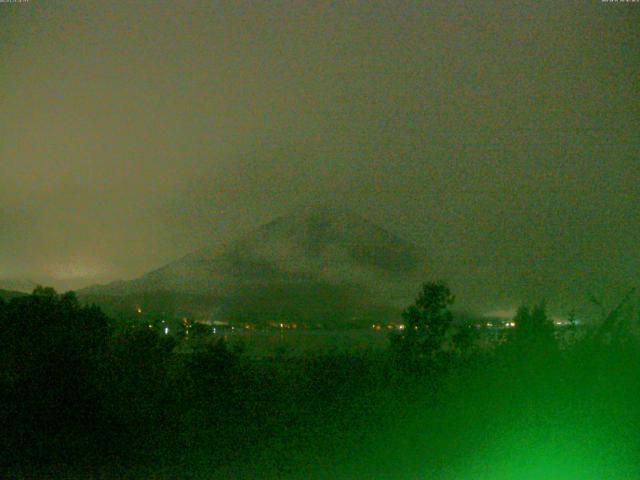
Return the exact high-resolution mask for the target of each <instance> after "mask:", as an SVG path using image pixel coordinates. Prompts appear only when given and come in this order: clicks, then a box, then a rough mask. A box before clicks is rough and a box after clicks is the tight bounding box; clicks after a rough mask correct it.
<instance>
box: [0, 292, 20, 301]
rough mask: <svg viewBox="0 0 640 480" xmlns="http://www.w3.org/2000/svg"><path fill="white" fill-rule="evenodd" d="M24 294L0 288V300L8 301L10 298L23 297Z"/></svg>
mask: <svg viewBox="0 0 640 480" xmlns="http://www.w3.org/2000/svg"><path fill="white" fill-rule="evenodd" d="M25 295H26V293H22V292H16V291H13V290H3V289H0V300H4V301H5V302H8V301H9V300H11V299H12V298H16V297H24V296H25Z"/></svg>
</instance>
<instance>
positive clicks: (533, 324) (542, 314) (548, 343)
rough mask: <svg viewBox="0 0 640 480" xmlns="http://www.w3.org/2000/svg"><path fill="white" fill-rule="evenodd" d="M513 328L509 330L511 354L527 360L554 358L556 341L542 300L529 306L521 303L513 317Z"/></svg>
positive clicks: (548, 359)
mask: <svg viewBox="0 0 640 480" xmlns="http://www.w3.org/2000/svg"><path fill="white" fill-rule="evenodd" d="M513 321H514V323H515V328H514V329H513V331H512V332H511V335H510V338H509V344H510V345H511V346H512V347H513V350H514V351H513V352H512V353H513V354H515V355H518V356H519V357H520V358H522V359H527V360H528V361H533V360H536V359H537V360H541V361H551V360H554V359H556V356H557V353H558V345H557V343H556V339H555V335H554V328H553V322H552V321H551V320H550V319H549V317H548V315H547V307H546V304H545V302H544V301H542V302H540V303H538V304H537V305H534V306H533V307H532V308H530V307H529V306H527V305H521V306H520V307H519V308H518V311H517V313H516V316H515V318H514V319H513Z"/></svg>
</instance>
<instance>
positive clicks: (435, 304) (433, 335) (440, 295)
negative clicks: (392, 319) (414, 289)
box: [392, 281, 455, 360]
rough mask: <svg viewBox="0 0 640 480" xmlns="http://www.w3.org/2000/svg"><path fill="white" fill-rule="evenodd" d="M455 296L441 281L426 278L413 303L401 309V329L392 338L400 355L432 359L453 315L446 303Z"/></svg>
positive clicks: (450, 301)
mask: <svg viewBox="0 0 640 480" xmlns="http://www.w3.org/2000/svg"><path fill="white" fill-rule="evenodd" d="M454 300H455V298H454V296H453V295H452V294H451V290H449V287H447V285H446V284H445V283H444V282H442V281H438V282H427V283H425V284H424V285H423V286H422V290H421V291H420V294H419V295H418V297H417V298H416V301H415V302H414V304H413V305H411V306H410V307H409V308H407V309H406V310H405V311H404V312H402V318H403V320H404V330H403V331H402V333H401V334H400V335H398V336H397V337H395V338H393V339H392V345H393V347H394V349H395V350H396V351H397V352H399V353H401V354H402V355H403V356H405V357H408V358H412V359H414V360H415V359H419V358H427V359H433V358H434V357H435V356H436V354H437V353H438V352H440V351H441V350H442V346H443V344H444V340H445V337H446V334H447V331H448V330H449V327H450V326H451V322H452V320H453V315H452V314H451V311H450V310H449V307H450V306H451V305H452V304H453V302H454Z"/></svg>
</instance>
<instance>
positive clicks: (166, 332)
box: [164, 327, 169, 335]
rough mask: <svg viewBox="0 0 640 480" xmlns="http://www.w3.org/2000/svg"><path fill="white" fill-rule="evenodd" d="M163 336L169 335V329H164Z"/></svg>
mask: <svg viewBox="0 0 640 480" xmlns="http://www.w3.org/2000/svg"><path fill="white" fill-rule="evenodd" d="M164 334H165V335H168V334H169V327H164Z"/></svg>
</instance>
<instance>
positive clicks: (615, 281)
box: [0, 0, 640, 310]
mask: <svg viewBox="0 0 640 480" xmlns="http://www.w3.org/2000/svg"><path fill="white" fill-rule="evenodd" d="M481 4H482V5H481ZM639 26H640V3H602V2H600V1H598V0H582V1H578V2H555V1H553V2H552V1H543V2H540V1H536V2H530V1H510V2H471V1H469V2H465V3H462V2H449V1H442V2H410V1H404V0H393V1H380V2H369V1H366V2H365V1H362V2H355V1H354V2H264V3H263V2H200V1H177V0H174V1H164V0H160V1H152V2H151V1H146V2H138V1H136V2H129V1H103V0H100V1H79V0H73V1H56V2H49V1H46V2H45V1H42V0H30V1H29V2H27V3H2V4H0V73H1V75H0V92H1V93H0V128H1V134H0V279H5V281H6V280H7V279H29V280H32V281H35V282H45V283H49V284H53V285H54V286H56V287H58V288H76V287H81V286H84V285H87V284H90V283H95V282H103V281H110V280H114V279H118V278H125V279H126V278H132V277H135V276H138V275H140V274H142V273H144V272H146V271H148V270H150V269H153V268H155V267H158V266H160V265H162V264H164V263H166V262H168V261H171V260H173V259H175V258H177V257H179V256H181V255H183V254H185V253H188V252H190V251H192V250H194V249H196V248H199V247H202V246H204V245H208V244H215V243H219V242H224V241H228V240H230V239H232V238H234V237H235V236H237V235H238V234H240V233H242V232H245V231H246V230H248V229H251V228H254V227H256V226H258V225H259V224H261V223H264V222H266V221H269V220H271V219H272V218H273V217H274V216H277V215H281V214H283V213H286V212H287V211H289V210H290V209H291V208H295V207H296V206H298V205H300V204H308V203H310V202H314V201H316V200H336V201H338V202H340V203H342V204H345V205H347V206H349V207H350V208H351V209H352V210H353V211H354V212H356V213H359V214H361V215H363V216H365V217H367V218H369V219H370V220H372V221H374V222H376V223H378V224H380V225H381V226H383V227H385V228H387V229H389V230H391V231H393V232H394V233H397V234H399V235H400V236H402V237H404V238H406V239H408V240H411V241H413V242H415V243H418V244H421V245H424V246H425V247H426V248H427V251H428V252H429V255H430V256H431V257H432V259H433V262H434V265H435V269H436V270H438V271H442V272H445V273H446V275H447V277H448V279H449V280H450V283H451V285H452V288H453V290H454V291H455V292H456V293H457V297H458V299H459V303H460V305H462V306H468V307H469V308H478V309H480V308H482V309H497V308H510V307H512V306H514V305H515V304H517V303H518V302H519V301H521V300H527V299H533V300H536V299H538V298H539V297H542V296H546V297H547V298H548V299H549V301H550V302H551V303H552V306H553V307H554V308H555V309H558V310H563V309H565V310H566V309H568V308H571V307H573V306H575V305H580V304H582V303H584V298H585V296H584V293H585V291H586V290H589V289H590V290H593V291H595V292H596V293H602V292H605V291H606V292H613V291H618V290H620V291H621V290H624V289H626V288H627V287H631V286H633V285H637V280H638V278H639V277H638V272H639V271H640V269H639V267H640V258H639V256H640V254H639V253H638V252H639V251H640V208H639V205H640V118H639V117H640V92H639V90H640V29H639V28H638V27H639ZM0 283H2V282H0ZM5 283H9V282H5Z"/></svg>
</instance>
